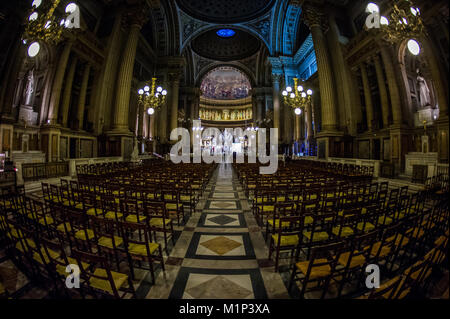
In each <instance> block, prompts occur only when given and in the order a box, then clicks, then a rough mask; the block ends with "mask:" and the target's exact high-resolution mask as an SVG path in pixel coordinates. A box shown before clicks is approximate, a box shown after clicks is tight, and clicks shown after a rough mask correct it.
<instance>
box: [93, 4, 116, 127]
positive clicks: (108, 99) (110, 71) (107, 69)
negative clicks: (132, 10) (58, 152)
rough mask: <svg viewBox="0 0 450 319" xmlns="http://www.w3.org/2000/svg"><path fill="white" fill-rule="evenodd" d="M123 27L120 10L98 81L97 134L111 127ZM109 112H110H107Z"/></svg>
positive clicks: (95, 119)
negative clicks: (104, 128)
mask: <svg viewBox="0 0 450 319" xmlns="http://www.w3.org/2000/svg"><path fill="white" fill-rule="evenodd" d="M121 25H122V12H121V10H118V11H117V12H116V17H115V21H114V25H113V28H112V31H111V35H110V36H109V39H108V44H107V48H106V56H105V61H104V63H103V67H102V69H101V73H100V77H99V80H98V86H99V88H98V94H97V96H96V102H95V104H94V105H95V112H94V132H95V134H101V133H103V132H102V131H103V126H104V125H106V128H109V127H110V126H111V123H110V119H109V114H105V113H106V112H108V113H109V112H111V108H112V107H111V106H112V105H113V102H114V94H113V92H114V91H115V88H114V84H115V78H116V74H117V68H118V67H117V66H118V64H119V61H120V54H118V52H120V50H121V46H120V45H121ZM107 110H109V111H107Z"/></svg>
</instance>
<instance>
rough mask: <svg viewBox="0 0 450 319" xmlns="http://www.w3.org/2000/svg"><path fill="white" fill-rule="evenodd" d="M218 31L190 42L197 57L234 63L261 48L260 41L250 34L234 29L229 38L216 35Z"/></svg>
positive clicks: (204, 34) (202, 35) (206, 33)
mask: <svg viewBox="0 0 450 319" xmlns="http://www.w3.org/2000/svg"><path fill="white" fill-rule="evenodd" d="M218 30H219V29H214V30H210V31H207V32H205V33H202V34H200V35H199V36H198V37H197V38H195V39H194V40H193V41H192V49H193V50H194V52H195V53H197V54H198V55H200V56H202V57H205V58H209V59H213V60H219V61H225V62H226V61H234V60H240V59H242V58H246V57H249V56H252V55H253V54H255V53H256V52H258V50H259V49H260V47H261V43H260V41H259V40H258V39H257V38H255V37H254V36H253V35H251V34H250V33H247V32H245V31H242V30H237V29H234V31H235V32H236V34H235V35H234V36H232V37H229V38H222V37H219V36H218V35H217V31H218Z"/></svg>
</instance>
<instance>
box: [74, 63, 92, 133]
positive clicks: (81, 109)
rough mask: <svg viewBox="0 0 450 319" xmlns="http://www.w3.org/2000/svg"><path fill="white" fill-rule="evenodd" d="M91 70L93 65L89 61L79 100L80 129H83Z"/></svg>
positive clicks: (84, 73) (78, 118)
mask: <svg viewBox="0 0 450 319" xmlns="http://www.w3.org/2000/svg"><path fill="white" fill-rule="evenodd" d="M90 72H91V66H90V65H89V63H87V64H86V65H85V67H84V72H83V80H82V81H81V89H80V97H79V100H78V112H77V120H78V130H82V129H83V121H84V109H85V108H86V94H87V88H88V83H89V73H90Z"/></svg>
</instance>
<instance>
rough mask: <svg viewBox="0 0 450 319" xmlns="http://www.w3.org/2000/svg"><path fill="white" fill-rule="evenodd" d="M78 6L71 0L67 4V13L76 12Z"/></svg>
mask: <svg viewBox="0 0 450 319" xmlns="http://www.w3.org/2000/svg"><path fill="white" fill-rule="evenodd" d="M77 8H78V6H77V5H76V4H75V3H73V2H71V3H69V4H68V5H67V6H66V13H74V12H75V11H76V10H77Z"/></svg>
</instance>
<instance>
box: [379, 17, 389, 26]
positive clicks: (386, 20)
mask: <svg viewBox="0 0 450 319" xmlns="http://www.w3.org/2000/svg"><path fill="white" fill-rule="evenodd" d="M380 24H381V25H389V20H388V19H387V18H386V17H381V18H380Z"/></svg>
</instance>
